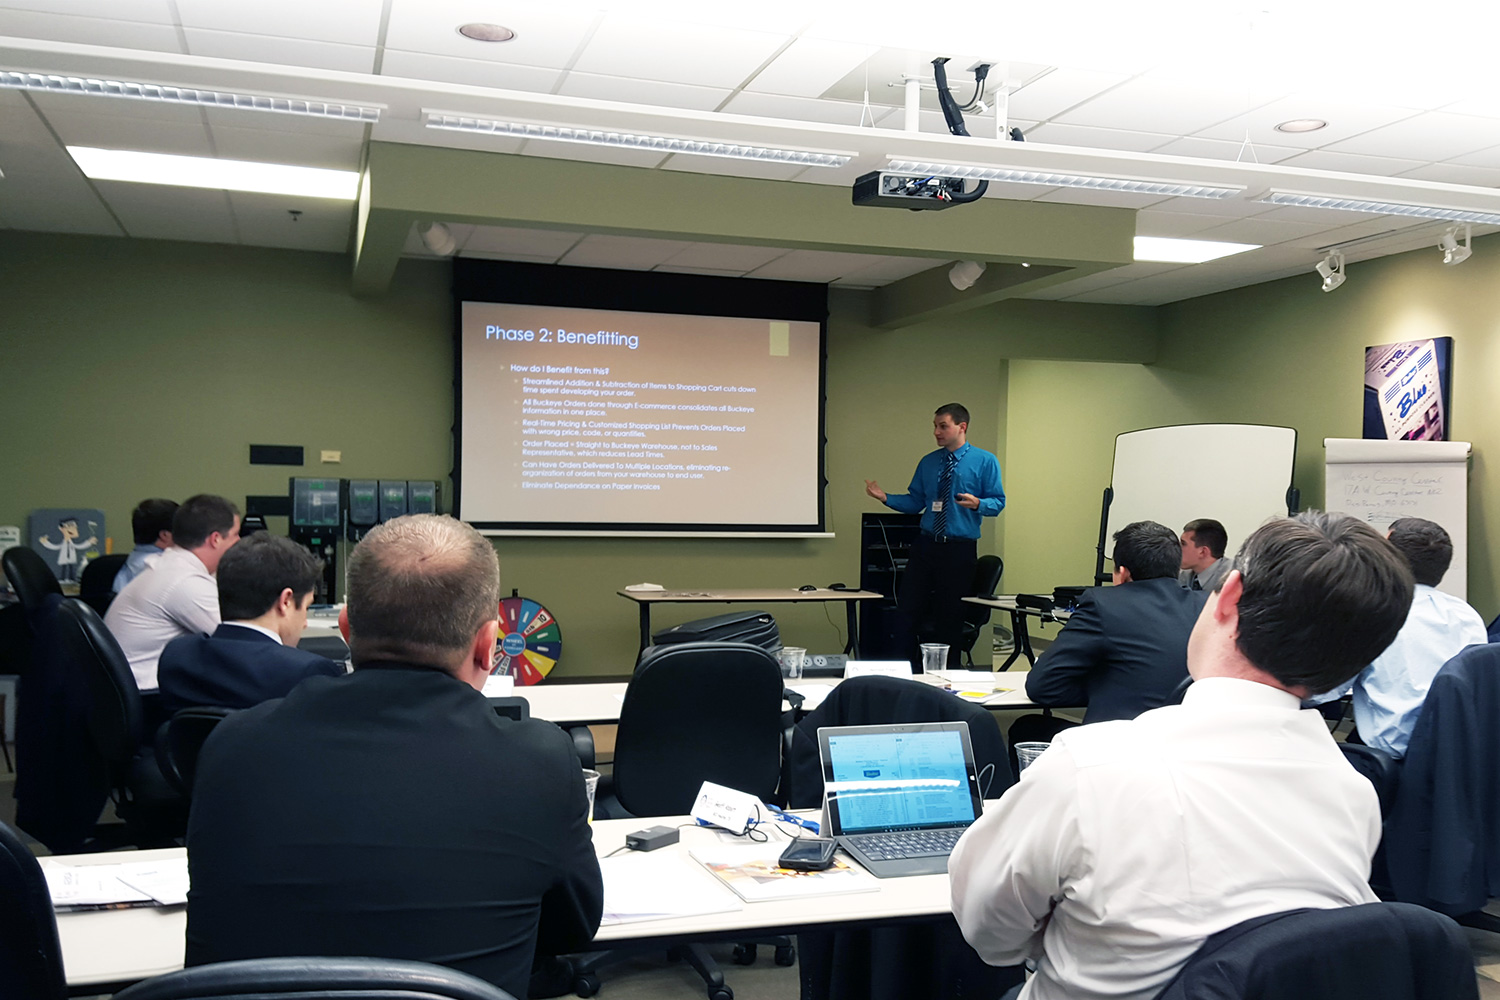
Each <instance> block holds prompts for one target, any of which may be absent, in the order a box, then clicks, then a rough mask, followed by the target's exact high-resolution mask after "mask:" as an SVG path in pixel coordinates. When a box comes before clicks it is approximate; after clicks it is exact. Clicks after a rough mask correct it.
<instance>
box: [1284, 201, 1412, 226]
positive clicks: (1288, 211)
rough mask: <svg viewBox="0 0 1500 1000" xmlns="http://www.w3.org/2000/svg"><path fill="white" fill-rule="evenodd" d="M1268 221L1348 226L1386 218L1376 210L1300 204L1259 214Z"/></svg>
mask: <svg viewBox="0 0 1500 1000" xmlns="http://www.w3.org/2000/svg"><path fill="white" fill-rule="evenodd" d="M1258 218H1261V219H1264V220H1266V221H1267V222H1302V223H1306V224H1308V225H1313V226H1324V227H1329V226H1346V225H1352V224H1353V223H1356V222H1368V221H1370V220H1371V219H1386V218H1387V217H1386V216H1383V215H1379V214H1377V213H1375V212H1345V211H1340V210H1337V209H1332V208H1303V207H1301V206H1298V205H1284V206H1282V207H1280V208H1277V207H1275V206H1272V208H1271V210H1270V211H1269V212H1264V213H1262V214H1261V215H1259V216H1258Z"/></svg>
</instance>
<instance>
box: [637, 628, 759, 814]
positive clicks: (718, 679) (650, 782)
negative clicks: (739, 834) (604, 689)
mask: <svg viewBox="0 0 1500 1000" xmlns="http://www.w3.org/2000/svg"><path fill="white" fill-rule="evenodd" d="M781 692H782V681H781V668H780V667H779V666H778V665H777V663H776V659H775V657H773V656H772V655H771V654H770V653H768V652H767V651H766V650H764V649H762V648H760V647H759V646H752V645H749V644H747V643H737V642H684V643H677V644H675V645H670V646H654V647H652V648H651V649H649V650H647V651H646V654H645V655H644V656H642V657H641V660H640V662H639V663H638V664H637V666H636V672H635V675H634V676H633V677H632V678H631V679H630V684H629V686H628V687H626V689H625V702H624V704H622V705H621V706H620V729H619V734H618V736H617V737H616V739H615V760H614V783H615V796H616V797H617V798H618V799H619V800H620V805H621V806H623V807H624V808H625V809H626V810H628V811H629V812H631V813H633V814H634V815H636V816H671V815H675V814H679V813H686V812H688V811H689V810H690V809H691V808H692V806H693V801H694V800H695V799H696V798H697V797H698V790H699V788H700V787H702V785H703V782H705V781H712V782H715V783H717V784H720V785H725V786H727V787H729V788H735V789H738V790H739V791H742V792H748V793H750V794H751V795H755V796H758V797H760V798H761V799H763V800H764V799H769V798H772V797H773V796H774V795H775V794H776V787H777V785H778V783H779V781H780V777H781Z"/></svg>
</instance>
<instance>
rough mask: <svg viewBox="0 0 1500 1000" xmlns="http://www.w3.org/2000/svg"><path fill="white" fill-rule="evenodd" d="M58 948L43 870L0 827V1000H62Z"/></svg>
mask: <svg viewBox="0 0 1500 1000" xmlns="http://www.w3.org/2000/svg"><path fill="white" fill-rule="evenodd" d="M67 995H68V990H67V984H66V982H65V981H64V977H63V961H62V946H61V945H59V944H58V941H57V918H56V917H55V916H53V913H52V897H51V895H50V894H49V893H48V892H47V880H46V879H44V878H43V877H42V869H41V866H40V865H38V864H37V861H36V858H35V857H34V856H33V855H32V853H31V851H29V850H27V849H26V844H25V843H24V842H22V840H21V838H20V837H19V836H18V835H17V834H16V832H15V831H14V830H12V829H11V828H10V827H8V826H6V825H5V824H4V823H0V996H4V997H26V998H27V1000H63V998H64V997H66V996H67Z"/></svg>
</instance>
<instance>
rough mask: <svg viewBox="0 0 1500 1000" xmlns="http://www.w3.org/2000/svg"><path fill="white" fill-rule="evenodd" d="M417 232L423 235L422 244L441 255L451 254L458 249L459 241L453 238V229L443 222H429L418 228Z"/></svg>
mask: <svg viewBox="0 0 1500 1000" xmlns="http://www.w3.org/2000/svg"><path fill="white" fill-rule="evenodd" d="M417 232H418V233H419V234H420V235H421V237H422V245H423V246H425V247H427V249H429V250H431V251H432V252H433V253H435V254H437V255H438V256H439V257H448V256H451V255H452V253H453V251H455V250H457V249H458V241H457V240H455V239H454V238H453V230H451V229H449V228H448V227H447V226H445V225H443V224H442V223H441V222H429V223H428V224H427V225H425V226H421V227H420V228H418V230H417Z"/></svg>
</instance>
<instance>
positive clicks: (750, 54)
mask: <svg viewBox="0 0 1500 1000" xmlns="http://www.w3.org/2000/svg"><path fill="white" fill-rule="evenodd" d="M786 41H787V37H786V36H785V35H776V34H770V33H768V32H761V31H737V30H734V29H730V28H710V27H703V26H699V25H694V24H684V23H681V22H673V21H653V20H645V19H640V18H634V17H629V16H627V15H624V14H618V13H611V14H606V15H605V16H604V20H603V21H602V22H600V24H599V27H598V28H597V29H595V31H594V35H593V37H592V38H590V39H589V41H588V44H587V45H585V46H584V49H583V54H582V55H580V56H579V57H578V61H577V62H576V63H575V64H574V66H573V68H574V69H576V70H579V71H581V72H584V73H599V74H602V75H604V76H628V77H637V78H640V79H644V80H664V81H666V82H668V83H690V84H695V85H697V86H701V87H739V86H740V85H741V84H743V83H744V82H745V81H746V80H747V79H748V78H749V77H750V76H751V75H752V74H754V73H755V71H756V70H757V69H759V68H760V67H761V65H762V64H763V63H765V62H766V60H768V59H770V58H771V56H773V55H774V54H775V53H776V50H777V49H779V48H781V46H782V45H784V44H785V43H786Z"/></svg>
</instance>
